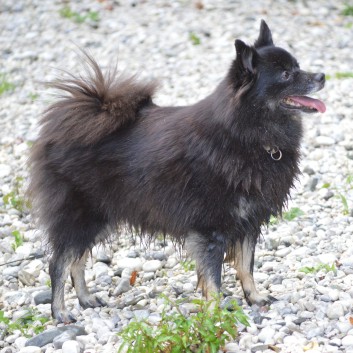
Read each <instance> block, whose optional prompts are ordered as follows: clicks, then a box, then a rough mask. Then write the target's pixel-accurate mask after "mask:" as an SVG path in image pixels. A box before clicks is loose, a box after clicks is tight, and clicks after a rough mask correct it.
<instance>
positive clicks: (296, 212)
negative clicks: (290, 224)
mask: <svg viewBox="0 0 353 353" xmlns="http://www.w3.org/2000/svg"><path fill="white" fill-rule="evenodd" d="M304 214H305V213H304V212H303V211H302V210H301V209H300V208H299V207H293V208H291V209H290V210H288V211H286V212H283V214H282V219H284V220H285V221H293V219H295V218H297V217H300V216H303V215H304ZM278 223H279V218H278V217H275V216H272V215H271V217H270V222H269V224H270V225H275V224H278Z"/></svg>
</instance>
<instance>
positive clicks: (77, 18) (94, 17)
mask: <svg viewBox="0 0 353 353" xmlns="http://www.w3.org/2000/svg"><path fill="white" fill-rule="evenodd" d="M59 13H60V16H61V17H64V18H68V19H70V20H72V21H74V22H76V23H83V22H85V21H86V20H91V21H93V22H99V20H100V18H99V13H98V12H97V11H88V12H86V13H83V14H80V13H78V12H76V11H72V10H71V8H70V6H65V7H63V8H62V9H61V10H60V11H59Z"/></svg>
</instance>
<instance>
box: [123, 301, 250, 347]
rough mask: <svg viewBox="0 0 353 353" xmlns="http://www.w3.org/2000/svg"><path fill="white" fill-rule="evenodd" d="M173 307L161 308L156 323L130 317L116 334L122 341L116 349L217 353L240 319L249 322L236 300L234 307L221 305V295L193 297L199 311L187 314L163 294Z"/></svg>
mask: <svg viewBox="0 0 353 353" xmlns="http://www.w3.org/2000/svg"><path fill="white" fill-rule="evenodd" d="M164 298H165V300H166V302H167V304H169V305H171V306H172V307H173V308H174V309H175V311H174V312H173V313H172V314H167V313H166V312H165V311H164V312H162V314H161V317H162V320H161V321H160V322H159V323H158V324H157V325H152V324H151V323H149V322H148V321H146V320H144V321H138V322H137V321H131V322H130V324H129V325H128V326H127V327H126V328H124V329H123V330H122V331H121V332H120V333H119V334H118V335H119V336H120V337H121V338H122V341H123V343H122V345H121V346H120V348H119V350H118V353H120V352H123V351H124V349H125V348H127V351H126V352H127V353H141V352H144V353H217V352H218V351H219V349H221V348H222V347H224V345H225V342H226V341H227V340H233V339H234V338H235V337H236V336H237V333H238V331H237V325H238V324H239V323H241V324H243V325H245V326H249V323H248V319H247V316H246V315H245V314H244V312H243V310H242V309H241V308H240V307H239V306H238V305H237V304H236V302H234V303H232V305H233V306H234V309H235V310H234V311H233V312H231V311H228V310H227V309H221V308H220V306H219V305H220V299H219V298H215V299H214V301H208V302H207V301H204V300H194V301H193V303H194V304H195V305H197V306H198V307H199V312H197V313H196V314H191V315H190V316H188V317H186V316H184V315H183V313H182V312H181V310H180V309H179V306H178V303H177V302H173V301H172V300H170V299H168V298H167V297H166V296H164Z"/></svg>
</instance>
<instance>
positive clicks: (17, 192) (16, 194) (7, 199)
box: [2, 177, 30, 213]
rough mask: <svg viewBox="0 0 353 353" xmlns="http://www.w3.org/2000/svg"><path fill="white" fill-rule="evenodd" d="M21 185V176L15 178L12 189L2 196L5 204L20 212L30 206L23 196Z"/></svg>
mask: <svg viewBox="0 0 353 353" xmlns="http://www.w3.org/2000/svg"><path fill="white" fill-rule="evenodd" d="M22 187H23V178H22V177H17V178H15V181H14V186H13V189H12V190H11V191H10V192H9V193H7V194H6V195H4V196H3V198H2V199H3V202H4V204H5V205H6V206H11V207H13V208H14V209H16V210H17V211H19V212H21V213H23V212H24V211H25V210H26V209H28V208H30V205H29V202H28V201H27V200H25V198H24V196H23V193H22Z"/></svg>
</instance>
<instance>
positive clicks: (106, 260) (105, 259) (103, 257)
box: [96, 250, 112, 265]
mask: <svg viewBox="0 0 353 353" xmlns="http://www.w3.org/2000/svg"><path fill="white" fill-rule="evenodd" d="M96 260H97V261H98V262H103V263H104V264H107V265H109V264H110V263H111V262H112V259H111V258H110V257H109V256H108V255H107V254H106V253H105V252H104V251H102V250H101V251H98V252H97V255H96Z"/></svg>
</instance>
